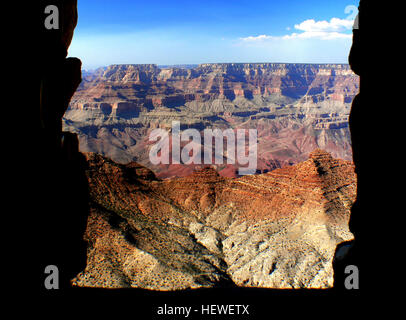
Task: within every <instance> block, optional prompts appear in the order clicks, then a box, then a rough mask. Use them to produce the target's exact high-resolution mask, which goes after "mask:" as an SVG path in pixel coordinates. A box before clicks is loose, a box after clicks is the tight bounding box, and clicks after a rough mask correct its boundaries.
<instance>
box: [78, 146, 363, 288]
mask: <svg viewBox="0 0 406 320" xmlns="http://www.w3.org/2000/svg"><path fill="white" fill-rule="evenodd" d="M85 156H86V158H87V163H88V169H87V171H86V172H87V176H88V181H89V190H90V199H91V213H90V216H89V220H88V225H87V230H86V233H85V238H86V240H87V242H88V258H87V267H86V269H85V270H84V271H83V272H81V273H80V274H79V275H78V276H77V278H76V279H75V280H74V284H75V285H77V286H90V287H108V288H117V287H137V288H147V289H154V290H179V289H186V288H198V287H213V286H224V285H233V284H235V285H238V286H250V287H266V288H328V287H331V286H332V284H333V270H332V259H333V255H334V251H335V248H336V246H337V244H339V243H341V242H343V241H346V240H350V239H352V237H353V236H352V234H351V232H350V231H349V229H348V220H349V212H350V208H351V205H352V203H353V202H354V200H355V189H356V183H355V174H354V168H353V165H352V164H351V163H350V162H348V161H343V160H337V159H333V158H332V157H331V155H330V154H329V153H326V152H325V151H322V150H315V151H314V152H313V153H311V154H310V157H309V159H308V160H306V161H304V162H303V163H300V164H297V165H295V166H289V167H285V168H282V169H276V170H274V171H272V172H269V173H265V174H259V175H251V176H245V177H241V178H237V179H233V178H226V177H223V176H220V175H219V174H218V173H217V172H216V171H215V170H214V169H213V168H210V167H207V168H203V169H202V170H200V171H197V172H195V173H193V174H192V175H190V176H187V177H182V178H177V179H167V180H160V179H158V178H157V177H156V176H155V175H154V174H153V173H152V172H151V171H150V170H149V169H147V168H145V167H143V166H141V165H139V164H137V163H130V164H127V165H122V164H117V163H114V162H113V161H111V160H109V159H107V158H104V157H102V156H100V155H97V154H94V153H88V154H86V155H85Z"/></svg>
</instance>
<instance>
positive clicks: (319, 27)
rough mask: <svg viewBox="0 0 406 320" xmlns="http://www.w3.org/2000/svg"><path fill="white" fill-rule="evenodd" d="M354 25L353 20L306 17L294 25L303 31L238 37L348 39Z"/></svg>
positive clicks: (250, 38) (259, 39)
mask: <svg viewBox="0 0 406 320" xmlns="http://www.w3.org/2000/svg"><path fill="white" fill-rule="evenodd" d="M353 25H354V20H348V19H339V18H332V19H331V20H330V21H315V20H314V19H308V20H305V21H303V22H302V23H300V24H296V25H295V26H294V27H295V29H296V30H299V31H303V32H301V33H297V32H294V33H291V34H287V35H284V36H272V35H265V34H263V35H259V36H249V37H245V38H240V40H242V41H245V42H261V41H267V40H277V39H283V40H289V39H320V40H335V39H350V38H351V37H352V35H351V33H348V31H349V30H351V29H352V27H353Z"/></svg>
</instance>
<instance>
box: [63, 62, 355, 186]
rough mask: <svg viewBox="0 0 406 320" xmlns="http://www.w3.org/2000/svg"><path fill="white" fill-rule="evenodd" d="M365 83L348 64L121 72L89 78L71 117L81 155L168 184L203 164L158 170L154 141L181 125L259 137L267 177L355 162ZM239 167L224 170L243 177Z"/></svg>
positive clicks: (115, 68)
mask: <svg viewBox="0 0 406 320" xmlns="http://www.w3.org/2000/svg"><path fill="white" fill-rule="evenodd" d="M357 91H358V77H357V76H356V75H355V74H354V73H352V71H351V70H350V69H349V66H348V65H340V64H331V65H330V64H325V65H316V64H315V65H312V64H272V63H263V64H260V63H257V64H238V63H237V64H234V63H230V64H202V65H199V66H197V67H195V68H183V69H182V68H177V67H171V68H158V67H157V66H156V65H112V66H109V67H107V68H103V69H99V70H97V71H95V72H93V73H88V74H87V75H86V76H85V77H84V81H83V82H82V84H81V86H80V87H79V89H78V91H77V93H76V94H75V96H74V97H73V100H72V102H71V104H70V108H69V109H68V111H67V112H66V113H65V118H64V127H65V130H69V131H72V132H75V133H77V134H78V136H79V139H80V146H81V151H83V152H96V153H99V154H102V155H105V156H106V157H109V158H111V159H112V160H114V161H116V162H119V163H129V162H131V161H137V162H138V163H140V164H142V165H144V166H147V167H148V168H150V169H151V170H153V171H154V172H155V173H156V174H157V176H158V177H160V178H169V177H181V176H187V175H189V174H191V173H192V172H193V171H194V165H193V164H192V165H180V166H179V165H173V164H170V165H166V166H163V165H160V166H157V165H152V164H151V163H150V161H149V158H148V154H149V150H150V148H151V146H152V144H151V143H150V142H149V141H148V139H149V134H150V132H151V131H152V130H153V129H155V128H163V129H168V128H170V127H171V124H172V121H179V122H180V123H181V125H182V127H183V128H195V129H197V130H199V131H202V130H203V129H205V128H210V129H215V128H217V129H220V130H225V129H229V128H233V129H240V128H245V129H248V128H252V129H257V130H258V170H259V171H260V172H267V171H271V170H274V169H275V168H281V167H283V166H284V165H291V164H295V163H299V162H302V161H305V160H306V159H307V157H308V155H309V153H310V152H311V151H313V150H314V149H316V148H322V149H324V150H327V151H328V152H330V153H331V154H332V155H333V156H334V157H336V158H340V159H345V160H351V159H352V152H351V139H350V132H349V129H348V115H349V111H350V102H351V100H352V98H353V97H354V96H355V94H356V93H357ZM236 168H237V167H236V166H226V165H224V166H219V167H218V168H217V171H219V172H220V174H221V175H223V176H227V177H236Z"/></svg>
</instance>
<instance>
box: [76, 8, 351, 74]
mask: <svg viewBox="0 0 406 320" xmlns="http://www.w3.org/2000/svg"><path fill="white" fill-rule="evenodd" d="M354 6H355V7H356V6H358V1H356V0H324V1H322V0H284V1H279V0H278V1H274V0H267V1H263V0H258V1H257V0H229V1H224V0H205V1H193V0H189V1H184V0H166V1H163V0H149V1H138V0H132V1H130V0H78V10H79V21H78V26H77V28H76V30H75V35H74V39H73V41H72V44H71V47H70V49H69V55H70V56H76V57H79V58H80V59H81V60H82V62H83V67H84V68H85V69H92V68H96V67H100V66H107V65H110V64H121V63H134V64H137V63H155V64H158V65H163V64H169V65H171V64H198V63H210V62H297V63H346V62H347V57H348V51H349V49H350V46H351V29H352V20H353V18H354V12H353V10H351V9H354V8H355V7H354ZM346 9H347V10H346Z"/></svg>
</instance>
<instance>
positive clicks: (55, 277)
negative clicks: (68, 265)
mask: <svg viewBox="0 0 406 320" xmlns="http://www.w3.org/2000/svg"><path fill="white" fill-rule="evenodd" d="M44 272H45V274H48V276H47V277H46V278H45V281H44V286H45V288H46V289H48V290H51V289H59V270H58V267H57V266H54V265H49V266H46V268H45V271H44Z"/></svg>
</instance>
